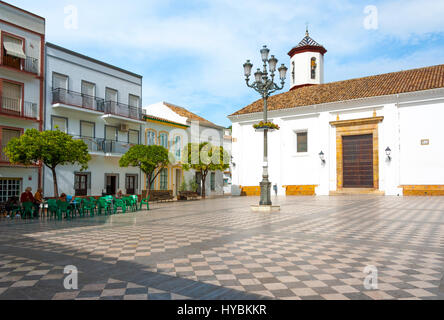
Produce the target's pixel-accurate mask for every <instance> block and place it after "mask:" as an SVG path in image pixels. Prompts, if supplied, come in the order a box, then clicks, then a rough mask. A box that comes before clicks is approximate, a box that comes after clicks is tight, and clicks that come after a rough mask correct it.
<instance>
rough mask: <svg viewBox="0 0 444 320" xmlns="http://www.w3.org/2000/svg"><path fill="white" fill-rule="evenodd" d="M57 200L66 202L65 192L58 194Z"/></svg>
mask: <svg viewBox="0 0 444 320" xmlns="http://www.w3.org/2000/svg"><path fill="white" fill-rule="evenodd" d="M59 200H60V201H63V202H66V194H65V193H62V194H61V195H60V197H59Z"/></svg>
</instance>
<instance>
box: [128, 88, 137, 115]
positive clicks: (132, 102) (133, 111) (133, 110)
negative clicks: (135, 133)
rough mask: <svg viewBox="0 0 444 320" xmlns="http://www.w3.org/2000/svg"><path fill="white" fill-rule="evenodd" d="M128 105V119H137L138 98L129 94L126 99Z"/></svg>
mask: <svg viewBox="0 0 444 320" xmlns="http://www.w3.org/2000/svg"><path fill="white" fill-rule="evenodd" d="M128 104H129V106H130V108H129V117H130V118H133V119H139V116H140V115H139V105H140V98H139V97H138V96H135V95H132V94H130V95H129V98H128Z"/></svg>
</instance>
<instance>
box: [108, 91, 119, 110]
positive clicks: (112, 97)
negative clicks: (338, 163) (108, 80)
mask: <svg viewBox="0 0 444 320" xmlns="http://www.w3.org/2000/svg"><path fill="white" fill-rule="evenodd" d="M117 99H118V92H117V90H114V89H111V88H106V89H105V101H106V113H111V114H118V112H117V111H118V110H117V108H118V105H117V101H118V100H117Z"/></svg>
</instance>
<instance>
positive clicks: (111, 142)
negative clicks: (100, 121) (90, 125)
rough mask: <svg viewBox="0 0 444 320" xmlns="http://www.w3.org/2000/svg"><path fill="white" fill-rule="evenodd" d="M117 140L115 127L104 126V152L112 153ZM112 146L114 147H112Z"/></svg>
mask: <svg viewBox="0 0 444 320" xmlns="http://www.w3.org/2000/svg"><path fill="white" fill-rule="evenodd" d="M115 141H117V128H116V127H112V126H105V147H104V149H105V150H104V151H105V152H106V153H112V152H113V151H114V149H115V145H116V142H115ZM113 146H114V147H113Z"/></svg>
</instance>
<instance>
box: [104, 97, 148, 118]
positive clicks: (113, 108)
mask: <svg viewBox="0 0 444 320" xmlns="http://www.w3.org/2000/svg"><path fill="white" fill-rule="evenodd" d="M105 113H106V114H113V115H116V116H121V117H125V118H131V119H135V120H142V108H140V107H133V106H129V105H126V104H123V103H120V102H115V101H105Z"/></svg>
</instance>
